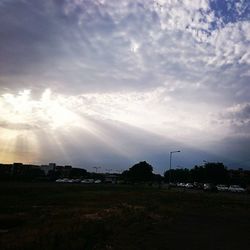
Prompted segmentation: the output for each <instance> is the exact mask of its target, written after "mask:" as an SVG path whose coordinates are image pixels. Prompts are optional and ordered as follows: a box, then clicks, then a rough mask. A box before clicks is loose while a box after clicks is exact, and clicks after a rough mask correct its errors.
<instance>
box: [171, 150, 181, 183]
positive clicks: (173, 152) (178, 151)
mask: <svg viewBox="0 0 250 250" xmlns="http://www.w3.org/2000/svg"><path fill="white" fill-rule="evenodd" d="M180 152H181V151H180V150H176V151H171V152H170V156H169V185H170V183H171V168H172V154H175V153H180Z"/></svg>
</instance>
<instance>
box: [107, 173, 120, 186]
mask: <svg viewBox="0 0 250 250" xmlns="http://www.w3.org/2000/svg"><path fill="white" fill-rule="evenodd" d="M117 180H118V176H117V175H115V174H106V175H105V182H106V183H113V184H116V183H117Z"/></svg>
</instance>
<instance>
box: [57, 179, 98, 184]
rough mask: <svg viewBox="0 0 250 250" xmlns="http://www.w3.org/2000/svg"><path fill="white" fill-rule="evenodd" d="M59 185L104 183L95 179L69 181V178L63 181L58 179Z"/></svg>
mask: <svg viewBox="0 0 250 250" xmlns="http://www.w3.org/2000/svg"><path fill="white" fill-rule="evenodd" d="M56 182H57V183H85V184H94V183H95V184H99V183H101V182H102V181H101V180H94V179H83V180H82V179H69V178H63V179H57V180H56Z"/></svg>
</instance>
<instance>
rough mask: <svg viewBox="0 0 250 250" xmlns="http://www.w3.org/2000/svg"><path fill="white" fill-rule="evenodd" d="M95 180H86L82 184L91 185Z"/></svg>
mask: <svg viewBox="0 0 250 250" xmlns="http://www.w3.org/2000/svg"><path fill="white" fill-rule="evenodd" d="M94 182H95V180H94V179H85V180H82V181H81V183H85V184H91V183H94Z"/></svg>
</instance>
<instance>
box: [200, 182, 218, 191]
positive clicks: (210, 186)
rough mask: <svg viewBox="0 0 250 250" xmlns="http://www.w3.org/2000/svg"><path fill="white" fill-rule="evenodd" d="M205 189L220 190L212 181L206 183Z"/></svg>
mask: <svg viewBox="0 0 250 250" xmlns="http://www.w3.org/2000/svg"><path fill="white" fill-rule="evenodd" d="M203 190H204V191H210V192H216V191H218V190H217V188H216V186H215V185H214V184H212V183H204V185H203Z"/></svg>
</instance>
